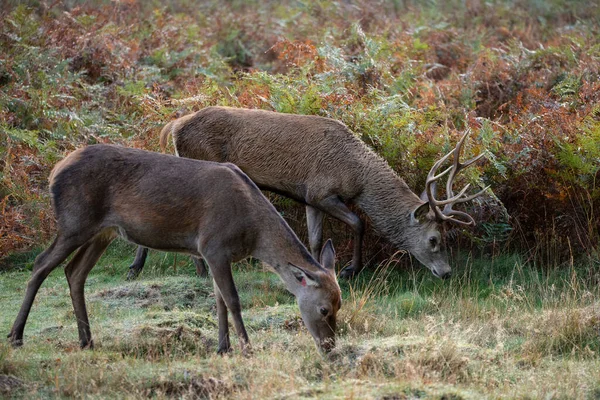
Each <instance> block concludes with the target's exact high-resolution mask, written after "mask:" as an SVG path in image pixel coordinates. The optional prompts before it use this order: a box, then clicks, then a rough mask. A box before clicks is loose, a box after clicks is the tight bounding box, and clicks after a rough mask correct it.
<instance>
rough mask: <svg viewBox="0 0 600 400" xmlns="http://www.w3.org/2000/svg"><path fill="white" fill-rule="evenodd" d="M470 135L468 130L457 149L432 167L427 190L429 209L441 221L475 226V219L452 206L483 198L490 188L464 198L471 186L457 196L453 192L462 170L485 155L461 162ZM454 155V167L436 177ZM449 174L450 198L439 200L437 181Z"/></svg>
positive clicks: (426, 183) (448, 190) (448, 187)
mask: <svg viewBox="0 0 600 400" xmlns="http://www.w3.org/2000/svg"><path fill="white" fill-rule="evenodd" d="M470 133H471V129H467V131H466V132H465V134H464V135H463V136H462V137H461V138H460V140H459V141H458V143H457V144H456V147H455V148H454V149H453V150H452V151H451V152H450V153H448V154H446V155H445V156H444V157H442V158H441V159H439V160H438V161H437V162H436V163H435V164H433V167H431V170H430V171H429V174H427V181H426V182H425V190H426V193H427V199H428V201H429V207H430V208H431V209H432V210H433V212H434V213H435V215H436V217H437V218H438V219H439V220H441V221H452V222H456V223H457V224H461V225H474V224H475V220H474V219H473V217H471V216H470V215H469V214H467V213H465V212H462V211H457V210H453V209H452V206H453V205H454V204H459V203H465V202H467V201H470V200H473V199H474V198H476V197H477V196H481V195H482V194H483V193H484V192H485V191H486V190H487V189H488V188H489V186H487V187H485V188H484V189H483V190H481V191H479V192H477V193H475V194H472V195H470V196H464V194H465V193H466V192H467V189H469V186H470V184H467V185H466V186H465V187H464V188H463V189H462V190H461V191H460V192H459V193H458V194H457V195H454V192H453V190H452V184H453V183H454V178H455V177H456V175H457V174H458V173H459V172H460V171H461V170H462V169H464V168H466V167H468V166H469V165H471V164H473V163H474V162H475V161H477V160H479V159H480V158H481V157H483V153H481V154H480V155H478V156H477V157H475V158H473V159H471V160H469V161H466V162H464V163H461V162H460V152H461V150H462V146H463V143H464V142H465V139H466V138H467V136H469V134H470ZM452 154H454V162H453V163H452V165H451V166H450V167H448V168H446V169H445V170H444V171H443V172H440V173H439V174H437V175H436V173H437V170H438V169H439V168H440V166H441V165H442V164H443V163H444V162H445V161H446V160H447V159H448V157H450V156H451V155H452ZM448 173H450V175H449V176H448V181H447V182H446V194H447V197H448V198H447V199H446V200H437V199H436V198H435V196H434V193H435V184H436V181H437V180H439V179H440V178H441V177H443V176H444V175H446V174H448ZM463 196H464V197H463ZM439 206H444V210H443V211H442V210H440V208H439ZM457 217H458V218H457Z"/></svg>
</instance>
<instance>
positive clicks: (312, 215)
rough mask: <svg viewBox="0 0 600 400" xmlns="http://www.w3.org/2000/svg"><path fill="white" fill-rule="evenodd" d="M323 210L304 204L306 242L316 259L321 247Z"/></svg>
mask: <svg viewBox="0 0 600 400" xmlns="http://www.w3.org/2000/svg"><path fill="white" fill-rule="evenodd" d="M323 215H324V214H323V211H321V210H319V209H317V208H314V207H311V206H309V205H307V206H306V225H307V227H308V243H309V244H310V252H311V254H312V256H313V257H314V258H315V260H318V259H319V257H320V254H321V248H322V247H323Z"/></svg>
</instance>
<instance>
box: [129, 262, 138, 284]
mask: <svg viewBox="0 0 600 400" xmlns="http://www.w3.org/2000/svg"><path fill="white" fill-rule="evenodd" d="M139 274H140V273H139V272H138V270H137V269H136V268H134V267H133V265H132V266H131V267H129V272H128V273H127V280H128V281H133V280H135V279H136V278H137V277H138V275H139Z"/></svg>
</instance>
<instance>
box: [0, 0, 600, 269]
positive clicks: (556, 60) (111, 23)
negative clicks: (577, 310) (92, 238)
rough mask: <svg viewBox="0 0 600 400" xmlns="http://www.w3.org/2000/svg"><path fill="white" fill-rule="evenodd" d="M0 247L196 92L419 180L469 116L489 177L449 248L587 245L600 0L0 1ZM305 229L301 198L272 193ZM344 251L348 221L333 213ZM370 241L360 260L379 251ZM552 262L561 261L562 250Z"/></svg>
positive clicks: (6, 248) (536, 257)
mask: <svg viewBox="0 0 600 400" xmlns="http://www.w3.org/2000/svg"><path fill="white" fill-rule="evenodd" d="M0 13H1V22H0V49H1V51H0V214H1V215H2V219H1V221H0V255H6V254H8V253H10V252H13V251H17V250H24V249H28V248H31V246H32V245H35V244H39V243H42V242H44V241H45V240H47V239H48V238H49V237H50V236H51V234H52V233H53V217H52V213H51V210H50V207H49V200H48V195H47V176H48V173H49V170H50V169H51V167H52V166H53V164H54V163H55V162H56V161H57V160H59V159H60V158H61V157H63V156H64V154H66V153H68V152H69V151H71V150H73V149H75V148H76V147H79V146H81V145H84V144H90V143H98V142H111V143H122V144H124V145H127V146H134V147H140V148H145V149H151V150H158V145H157V137H158V132H159V130H160V127H162V126H163V125H164V124H165V123H166V122H168V121H169V120H171V119H173V118H175V117H177V116H180V115H183V114H186V113H189V112H192V111H194V110H198V109H200V108H202V107H205V106H208V105H217V104H220V105H231V106H237V107H252V108H263V109H268V110H275V111H278V112H286V113H301V114H317V115H322V116H328V117H332V118H336V119H339V120H341V121H343V122H344V123H346V124H347V125H348V126H349V127H350V128H351V129H352V130H353V131H354V132H356V134H357V135H358V136H360V137H361V138H362V139H363V140H364V141H365V142H366V143H368V144H369V145H370V146H372V147H373V148H374V149H375V150H376V151H377V152H378V153H379V154H381V155H382V156H383V157H384V158H385V159H386V160H387V161H388V162H389V164H390V165H391V166H392V167H393V168H394V169H396V171H398V173H399V174H400V175H401V176H402V177H403V178H404V179H405V180H406V181H407V182H408V184H409V185H410V186H411V187H412V188H413V189H414V190H415V192H417V193H420V191H421V190H422V188H423V184H424V179H425V176H426V173H427V171H428V169H429V168H430V166H431V165H432V163H433V162H434V161H435V160H436V159H437V158H438V157H440V156H441V155H442V154H443V153H444V152H445V151H447V150H448V149H449V148H451V146H452V145H453V143H454V142H455V141H456V139H457V137H458V135H459V133H460V132H461V131H462V130H464V129H466V128H468V127H470V128H472V129H473V130H474V131H475V132H476V134H475V135H474V138H473V140H472V141H471V144H470V145H469V149H468V152H469V153H470V154H476V153H479V152H482V151H483V152H485V153H486V155H487V159H488V162H486V163H484V164H482V165H480V166H479V167H477V168H473V169H472V170H471V171H469V172H468V173H467V174H466V176H465V177H464V179H465V180H466V181H470V182H472V183H474V184H476V185H480V186H483V185H485V184H490V185H491V186H492V190H491V191H490V192H489V196H487V197H485V198H483V199H482V200H481V201H479V202H476V203H475V204H473V206H472V207H471V209H470V211H471V212H472V213H473V214H474V215H475V217H476V219H477V220H478V222H479V225H478V227H477V228H476V229H475V230H472V231H468V232H466V233H467V235H449V237H450V238H455V239H454V240H455V241H462V246H463V247H471V248H478V249H482V250H483V251H484V252H490V251H491V252H497V251H500V250H502V249H504V248H509V249H511V251H514V250H518V251H520V252H522V253H523V254H526V257H528V259H530V260H533V261H537V262H539V264H540V265H549V266H550V264H552V265H551V266H552V267H553V266H556V265H567V264H568V262H569V261H570V260H571V259H572V258H574V257H575V258H578V257H579V256H594V255H595V253H596V252H597V249H598V237H599V236H598V235H599V232H598V226H600V213H599V212H598V210H599V208H598V206H599V202H600V188H599V187H598V178H599V177H600V175H599V165H600V101H599V100H600V80H599V79H598V76H599V73H600V45H599V44H598V35H599V32H598V29H599V28H598V25H597V21H598V20H599V18H600V7H599V6H598V5H597V4H594V3H593V2H592V3H589V2H583V1H563V0H553V1H493V2H482V1H468V2H462V1H449V2H437V1H431V2H425V3H421V2H411V1H394V2H383V1H376V2H372V1H355V2H337V1H312V0H310V1H284V2H279V1H278V2H270V1H266V2H258V1H256V2H254V1H251V2H247V1H228V2H217V1H206V2H200V3H196V2H189V1H186V0H177V1H169V2H142V1H136V0H128V1H110V2H108V1H106V2H83V1H65V2H38V1H28V2H15V1H8V2H4V3H3V6H2V9H1V10H0ZM271 199H272V200H273V201H274V202H275V203H276V205H277V206H278V208H279V209H280V210H282V212H283V213H284V215H285V216H287V217H288V220H289V222H290V223H291V224H292V226H293V228H294V229H295V230H296V231H297V232H298V233H299V234H301V235H302V234H304V232H305V229H304V226H303V224H304V222H303V221H304V218H303V215H302V209H301V208H300V207H298V206H296V205H294V204H292V203H291V202H290V201H287V200H285V199H282V198H278V197H272V198H271ZM326 228H327V229H328V232H327V234H328V235H329V236H334V238H335V239H336V245H337V247H338V249H339V253H340V255H341V256H342V259H347V258H348V257H349V255H350V251H349V250H350V244H349V240H350V237H349V235H348V232H347V231H346V230H345V228H344V227H342V226H341V225H339V224H337V223H335V222H329V225H328V226H327V227H326ZM381 246H382V243H381V242H380V240H379V239H377V238H375V237H369V238H368V240H367V248H368V254H369V257H371V259H373V260H378V259H381V258H385V257H387V256H389V254H390V252H389V251H387V250H384V251H382V250H381ZM565 262H566V263H565Z"/></svg>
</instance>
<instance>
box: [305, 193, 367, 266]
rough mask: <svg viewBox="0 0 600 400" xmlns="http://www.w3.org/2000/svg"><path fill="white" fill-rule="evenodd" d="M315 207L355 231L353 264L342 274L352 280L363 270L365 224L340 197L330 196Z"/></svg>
mask: <svg viewBox="0 0 600 400" xmlns="http://www.w3.org/2000/svg"><path fill="white" fill-rule="evenodd" d="M315 206H317V207H319V209H320V210H322V211H324V212H326V213H327V214H329V215H331V216H332V217H334V218H337V219H339V220H340V221H342V222H343V223H345V224H346V225H349V226H350V228H352V230H353V231H354V248H353V253H352V264H350V266H349V267H346V268H344V269H343V270H342V272H341V273H340V277H342V278H351V277H353V276H354V275H356V274H358V273H359V272H360V270H361V269H362V267H363V265H362V241H363V235H364V224H363V222H362V221H361V220H360V218H359V217H358V215H356V214H354V213H353V212H352V211H350V209H349V208H348V207H347V206H346V205H345V204H344V203H343V202H342V201H341V200H340V198H339V197H338V196H330V197H328V198H326V199H325V200H322V201H320V202H319V203H316V204H315Z"/></svg>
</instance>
